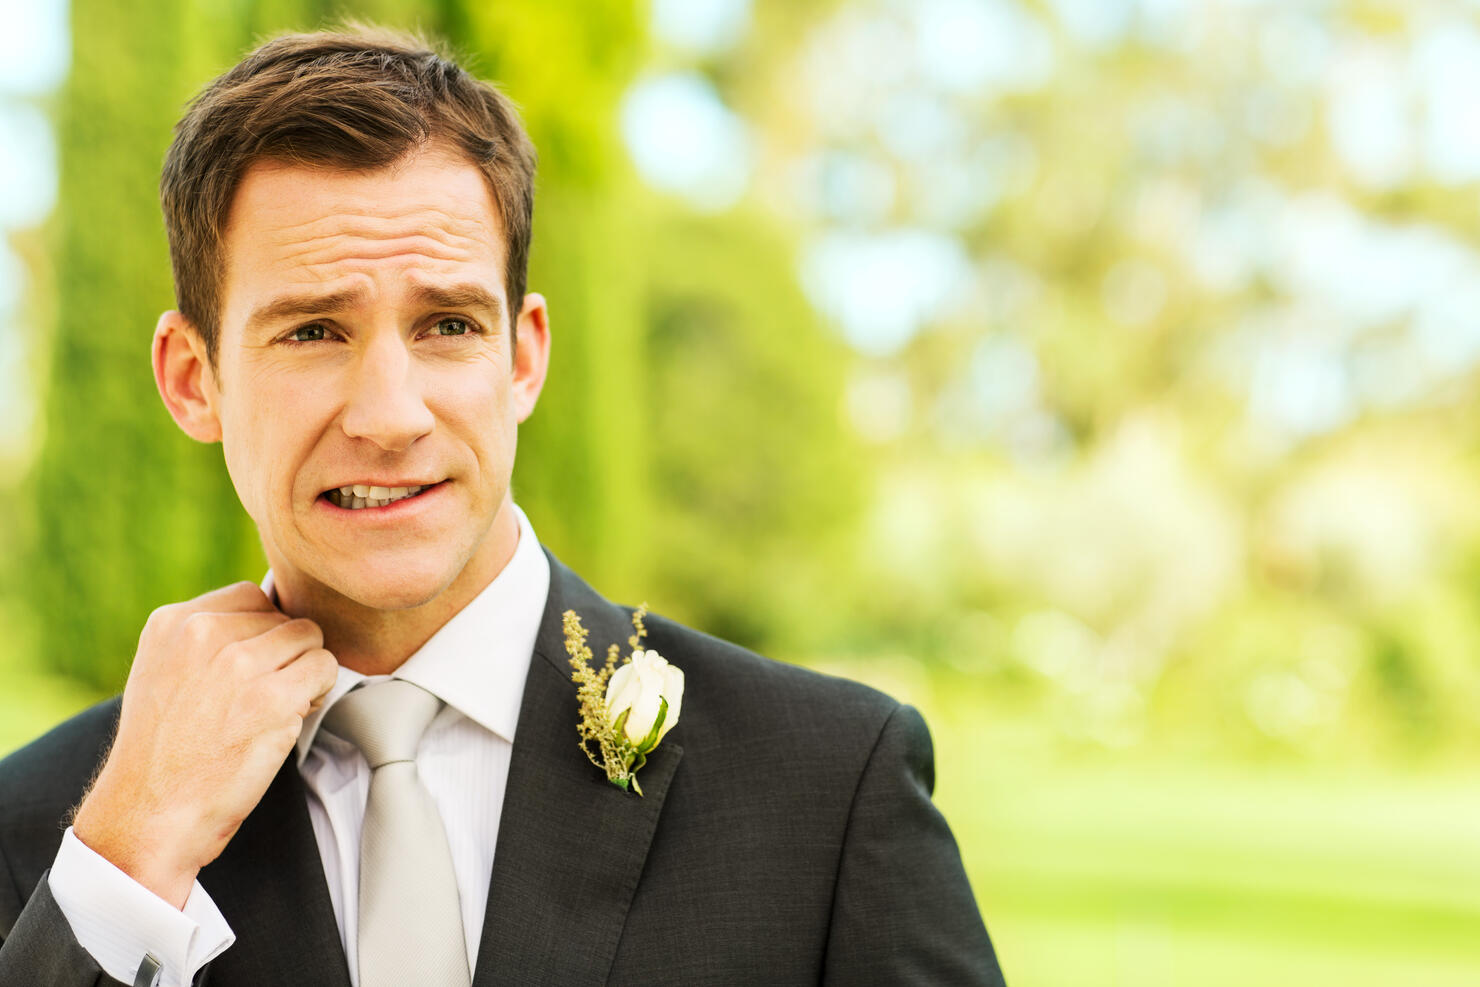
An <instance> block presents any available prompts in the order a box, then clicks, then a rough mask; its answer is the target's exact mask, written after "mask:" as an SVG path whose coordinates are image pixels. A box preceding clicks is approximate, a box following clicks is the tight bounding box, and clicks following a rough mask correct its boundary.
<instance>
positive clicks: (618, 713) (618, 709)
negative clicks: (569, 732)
mask: <svg viewBox="0 0 1480 987" xmlns="http://www.w3.org/2000/svg"><path fill="white" fill-rule="evenodd" d="M646 615H647V604H645V603H644V604H643V605H642V606H640V607H638V608H637V609H636V610H635V611H633V614H632V632H633V633H632V636H631V637H629V638H627V644H628V646H629V647H631V649H632V653H631V654H629V655H628V656H627V658H626V660H625V661H623V662H622V664H621V665H620V666H619V665H618V664H617V656H618V655H619V654H620V652H621V649H620V648H619V647H618V646H617V645H615V644H613V645H611V646H610V647H608V648H607V649H606V664H605V665H602V666H600V667H593V666H592V662H591V649H590V648H588V647H587V646H586V636H587V634H588V632H587V630H586V628H585V627H583V626H581V618H580V617H578V616H577V615H576V612H575V611H574V610H567V611H565V614H564V624H565V650H566V652H568V653H569V654H570V666H571V668H573V669H574V670H575V672H574V674H572V675H571V680H572V681H574V682H576V683H577V684H578V685H579V688H578V689H577V690H576V697H577V699H579V701H580V706H581V722H580V723H579V724H577V725H576V732H577V733H578V734H580V737H581V740H580V746H581V750H582V751H583V752H584V753H585V755H586V757H588V758H589V759H590V760H591V763H592V764H594V765H596V766H597V767H598V768H600V769H601V770H603V771H605V772H606V777H607V780H608V781H610V782H611V783H612V784H613V785H616V786H617V787H618V788H620V789H621V790H622V791H624V792H625V791H626V790H627V787H628V786H629V785H630V786H632V790H633V791H635V792H636V793H637V794H638V795H641V794H642V786H641V785H639V784H638V783H637V770H638V769H639V768H641V767H642V766H643V764H645V763H646V762H647V756H648V754H650V753H652V750H653V748H655V747H657V746H658V743H659V742H660V741H661V740H662V739H663V736H664V735H665V734H667V733H668V731H669V730H672V729H673V727H674V725H675V724H677V723H678V711H679V708H680V707H681V706H682V704H683V670H682V669H680V668H679V667H678V666H677V665H670V664H669V663H668V661H667V659H665V658H664V657H663V656H662V655H660V654H658V653H657V652H656V651H647V650H644V649H643V647H642V640H643V638H645V637H647V628H646V627H644V626H643V623H642V618H643V617H645V616H646Z"/></svg>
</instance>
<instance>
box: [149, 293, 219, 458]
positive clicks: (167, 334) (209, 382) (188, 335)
mask: <svg viewBox="0 0 1480 987" xmlns="http://www.w3.org/2000/svg"><path fill="white" fill-rule="evenodd" d="M151 355H152V358H153V361H154V385H155V386H156V387H158V388H159V396H160V398H162V399H163V400H164V406H165V408H166V409H167V410H168V411H169V413H170V417H171V418H173V419H174V420H175V424H176V425H179V426H180V431H182V432H184V433H185V434H186V435H188V436H190V437H191V438H192V439H194V440H196V441H197V442H220V441H221V419H220V416H219V415H218V414H217V409H216V396H217V394H218V393H219V391H218V390H217V387H216V372H215V370H214V369H212V367H211V361H210V359H209V358H208V357H207V356H206V344H205V340H203V339H201V338H200V333H199V332H198V331H197V330H196V328H195V326H194V325H193V324H192V323H191V322H190V321H189V320H188V319H186V318H185V316H183V315H181V314H180V313H179V312H176V311H174V310H173V309H171V310H170V311H168V312H166V313H164V314H163V315H161V316H160V317H159V322H158V323H157V324H156V325H155V327H154V347H153V351H152V354H151Z"/></svg>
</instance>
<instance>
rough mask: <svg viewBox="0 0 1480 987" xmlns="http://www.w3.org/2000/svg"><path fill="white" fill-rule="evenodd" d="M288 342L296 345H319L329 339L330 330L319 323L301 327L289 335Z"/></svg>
mask: <svg viewBox="0 0 1480 987" xmlns="http://www.w3.org/2000/svg"><path fill="white" fill-rule="evenodd" d="M286 338H287V339H288V340H290V341H292V342H295V343H317V342H320V341H322V340H324V339H327V338H329V330H328V329H327V328H325V327H324V326H322V325H320V324H319V323H317V322H315V323H313V324H312V325H307V326H301V327H299V328H297V329H294V330H293V331H292V332H290V333H288V335H287V337H286Z"/></svg>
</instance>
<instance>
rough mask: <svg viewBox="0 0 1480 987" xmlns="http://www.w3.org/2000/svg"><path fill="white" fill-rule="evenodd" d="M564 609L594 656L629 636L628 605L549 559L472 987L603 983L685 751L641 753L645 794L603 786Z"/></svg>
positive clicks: (670, 746) (670, 748)
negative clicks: (585, 731)
mask: <svg viewBox="0 0 1480 987" xmlns="http://www.w3.org/2000/svg"><path fill="white" fill-rule="evenodd" d="M568 609H569V610H575V611H576V612H577V613H578V614H579V615H580V617H581V620H582V622H583V623H584V624H585V625H586V627H587V628H588V629H589V630H590V632H591V636H590V643H591V647H592V650H593V651H594V652H595V653H597V654H598V655H604V653H605V650H606V645H607V644H608V643H609V642H618V643H622V642H625V641H626V639H627V636H628V635H629V634H631V632H632V630H631V624H630V623H629V621H628V616H627V612H626V611H625V610H623V609H621V608H619V607H616V606H613V605H612V604H610V603H608V602H607V601H606V600H604V599H602V598H601V597H600V596H599V595H597V593H596V592H595V591H594V590H592V589H591V587H589V586H587V585H586V584H585V583H584V582H583V581H582V580H581V579H580V577H578V576H576V575H575V573H573V572H571V570H570V569H568V568H566V567H565V566H564V565H562V564H561V563H560V562H559V561H558V560H556V559H555V558H554V557H553V556H551V557H550V593H549V597H548V599H547V601H546V604H545V610H544V615H543V617H542V619H541V621H540V630H539V634H538V636H537V638H536V641H535V649H534V654H533V655H532V656H531V658H530V667H529V675H528V678H527V679H526V682H525V688H524V698H523V702H522V704H521V707H520V711H519V725H518V729H517V735H516V737H517V739H516V741H515V743H514V752H513V758H512V760H511V762H510V765H509V781H508V787H507V790H506V794H505V797H504V807H503V815H502V817H501V820H500V823H499V836H498V845H497V848H496V850H495V853H494V864H493V875H492V882H491V884H490V887H489V892H488V908H487V911H486V913H485V919H484V925H483V935H482V939H481V942H480V944H479V949H478V963H477V966H476V969H475V971H474V977H473V982H474V987H492V985H494V984H499V983H506V982H511V981H513V982H517V981H520V980H521V978H528V977H537V979H538V981H539V982H541V983H551V984H585V983H603V982H605V980H606V974H607V972H608V971H609V970H610V968H611V964H612V961H613V959H614V957H615V956H616V951H617V945H618V943H619V942H620V940H621V934H622V929H623V926H624V924H625V922H626V917H627V909H628V906H629V905H630V904H631V901H632V895H633V893H634V892H635V891H636V888H637V882H638V878H639V877H640V875H641V873H642V868H643V864H644V863H645V861H646V860H647V853H648V847H649V845H650V844H651V842H652V837H653V832H654V830H655V829H656V827H657V824H658V817H659V815H660V814H661V812H662V810H663V801H664V799H665V798H666V797H667V794H668V787H669V782H671V781H672V779H673V775H674V771H675V770H676V769H677V767H678V762H679V760H680V758H681V757H682V755H683V750H682V748H680V747H679V746H678V745H676V744H675V743H673V741H672V740H671V739H670V740H668V741H667V742H665V743H664V744H663V745H662V746H660V747H659V748H658V749H657V750H655V751H654V752H653V753H652V754H650V755H648V759H647V764H646V765H645V766H644V767H643V769H642V774H641V781H642V787H643V791H644V792H645V793H646V795H645V797H639V796H637V795H635V794H633V793H630V792H623V791H622V790H620V789H618V788H617V787H616V786H614V785H612V784H610V783H609V782H608V781H607V780H606V777H605V775H603V774H602V772H601V771H600V770H599V769H598V768H596V767H595V766H594V765H592V764H591V762H590V761H588V760H587V759H586V756H585V755H584V754H582V753H581V751H580V749H579V747H578V746H577V736H576V722H577V715H578V714H577V706H576V687H575V683H574V682H573V681H572V680H571V674H570V673H571V669H570V665H569V663H568V661H567V658H566V654H565V644H564V633H563V630H562V627H561V615H562V614H563V613H564V612H565V611H566V610H568ZM524 982H529V981H528V980H525V981H524Z"/></svg>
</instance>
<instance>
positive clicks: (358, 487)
mask: <svg viewBox="0 0 1480 987" xmlns="http://www.w3.org/2000/svg"><path fill="white" fill-rule="evenodd" d="M425 489H426V487H375V486H369V485H366V484H363V483H356V484H354V485H353V486H348V487H340V488H338V489H337V490H331V491H329V499H330V500H331V501H333V502H334V503H335V504H336V505H337V506H339V507H343V508H348V509H349V510H352V511H357V510H360V509H361V508H364V507H386V506H389V505H390V504H394V503H395V502H396V501H398V500H405V499H406V498H407V497H414V496H416V495H417V494H419V493H421V492H422V491H423V490H425ZM361 491H363V493H362V492H361Z"/></svg>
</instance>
